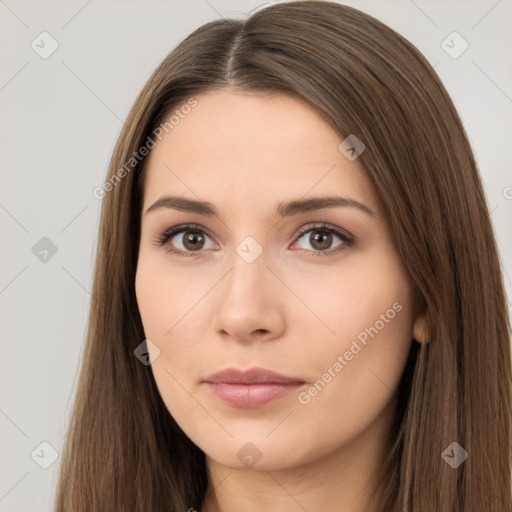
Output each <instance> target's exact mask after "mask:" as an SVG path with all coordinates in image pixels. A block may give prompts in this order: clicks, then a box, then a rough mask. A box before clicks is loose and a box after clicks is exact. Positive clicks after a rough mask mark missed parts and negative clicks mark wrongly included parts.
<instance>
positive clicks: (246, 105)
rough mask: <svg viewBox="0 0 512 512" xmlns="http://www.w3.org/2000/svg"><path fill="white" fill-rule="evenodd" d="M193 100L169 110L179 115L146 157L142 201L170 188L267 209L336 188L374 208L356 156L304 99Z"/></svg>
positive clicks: (219, 95)
mask: <svg viewBox="0 0 512 512" xmlns="http://www.w3.org/2000/svg"><path fill="white" fill-rule="evenodd" d="M194 98H195V100H196V102H197V104H196V105H195V106H194V107H193V108H190V109H183V111H182V112H181V111H180V106H179V105H177V106H176V107H175V110H178V113H179V114H180V115H179V116H176V117H175V118H173V119H174V124H173V127H172V129H170V130H168V132H164V133H163V135H162V140H161V141H159V142H158V143H157V144H156V146H155V147H154V149H152V151H151V153H150V155H149V157H148V162H147V169H146V171H147V176H146V182H145V198H144V203H145V205H147V204H148V203H149V202H150V201H154V200H155V199H157V198H158V196H160V195H163V194H166V193H172V194H174V195H176V194H183V195H186V196H188V197H193V196H197V197H196V198H198V197H199V198H202V199H206V200H211V201H212V202H215V203H216V204H222V203H223V202H225V203H226V208H228V207H232V208H238V209H241V208H249V207H257V206H260V207H268V208H270V207H271V206H270V205H273V204H275V203H276V202H277V201H280V200H282V199H283V198H300V197H303V196H305V195H307V194H311V195H322V194H325V195H328V194H332V193H333V192H334V191H335V192H337V193H340V194H343V195H347V196H348V195H350V196H353V198H354V199H361V200H364V201H365V202H366V203H372V205H373V207H374V208H375V209H378V206H377V205H378V198H377V195H376V193H375V191H374V190H373V186H372V184H371V182H370V180H369V178H368V176H367V174H366V171H365V170H364V168H363V166H362V164H361V163H360V161H358V160H354V161H349V160H348V159H347V158H346V157H345V156H344V155H343V154H342V153H341V152H340V151H339V149H338V146H339V144H340V143H341V142H342V140H343V139H342V138H341V137H340V136H339V135H338V134H337V133H336V132H335V131H334V130H333V129H332V128H331V127H330V125H329V124H328V123H327V122H326V121H325V120H324V119H322V117H321V116H320V115H319V114H318V113H316V112H315V111H314V110H313V109H312V108H311V107H310V106H309V105H308V104H307V103H305V102H304V101H302V100H300V99H296V98H294V97H291V96H287V95H282V94H265V93H253V92H250V93H248V92H244V93H240V92H231V91H228V90H222V91H215V92H210V93H207V94H200V95H196V96H194ZM184 112H187V113H186V114H185V113H184ZM176 121H177V122H176Z"/></svg>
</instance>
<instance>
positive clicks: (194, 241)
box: [155, 224, 211, 256]
mask: <svg viewBox="0 0 512 512" xmlns="http://www.w3.org/2000/svg"><path fill="white" fill-rule="evenodd" d="M177 235H183V236H177ZM206 238H209V239H210V240H211V238H210V237H209V236H208V235H207V234H206V233H205V231H204V230H203V228H202V227H201V226H198V225H196V224H181V225H179V226H175V227H173V228H171V229H168V230H167V231H164V232H163V233H162V234H161V235H159V236H158V237H157V239H156V240H155V242H156V244H157V245H165V246H166V250H167V251H168V252H170V253H171V254H176V255H177V256H194V255H195V254H194V253H199V252H201V249H203V248H205V241H206ZM172 239H176V240H177V242H173V243H171V242H172ZM176 244H177V248H176ZM206 248H208V247H206Z"/></svg>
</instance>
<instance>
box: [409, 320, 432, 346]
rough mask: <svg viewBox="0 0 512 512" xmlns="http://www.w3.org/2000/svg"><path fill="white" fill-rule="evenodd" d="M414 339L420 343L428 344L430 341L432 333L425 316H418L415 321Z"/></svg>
mask: <svg viewBox="0 0 512 512" xmlns="http://www.w3.org/2000/svg"><path fill="white" fill-rule="evenodd" d="M412 337H413V339H415V340H416V341H417V342H418V343H428V342H429V341H430V333H429V329H428V324H427V319H426V316H425V315H421V316H418V317H417V318H416V320H415V321H414V326H413V330H412Z"/></svg>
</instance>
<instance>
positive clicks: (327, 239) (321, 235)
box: [309, 230, 332, 251]
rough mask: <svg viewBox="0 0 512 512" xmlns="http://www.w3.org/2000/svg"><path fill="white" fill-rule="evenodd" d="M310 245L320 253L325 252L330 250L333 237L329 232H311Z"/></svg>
mask: <svg viewBox="0 0 512 512" xmlns="http://www.w3.org/2000/svg"><path fill="white" fill-rule="evenodd" d="M309 243H310V244H311V246H312V247H313V248H315V249H318V250H319V251H325V250H327V249H329V248H330V246H331V244H332V235H331V234H330V233H328V232H327V231H321V230H316V231H311V235H309Z"/></svg>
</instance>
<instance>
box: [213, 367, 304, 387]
mask: <svg viewBox="0 0 512 512" xmlns="http://www.w3.org/2000/svg"><path fill="white" fill-rule="evenodd" d="M205 382H211V383H214V384H218V383H220V382H223V383H226V384H303V383H304V381H303V380H301V379H296V378H293V377H286V376H285V375H281V374H280V373H276V372H273V371H271V370H266V369H265V368H259V367H253V368H250V369H249V370H245V371H244V370H238V369H236V368H227V369H225V370H222V371H220V372H217V373H215V374H213V375H211V376H210V377H207V378H206V379H205Z"/></svg>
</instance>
